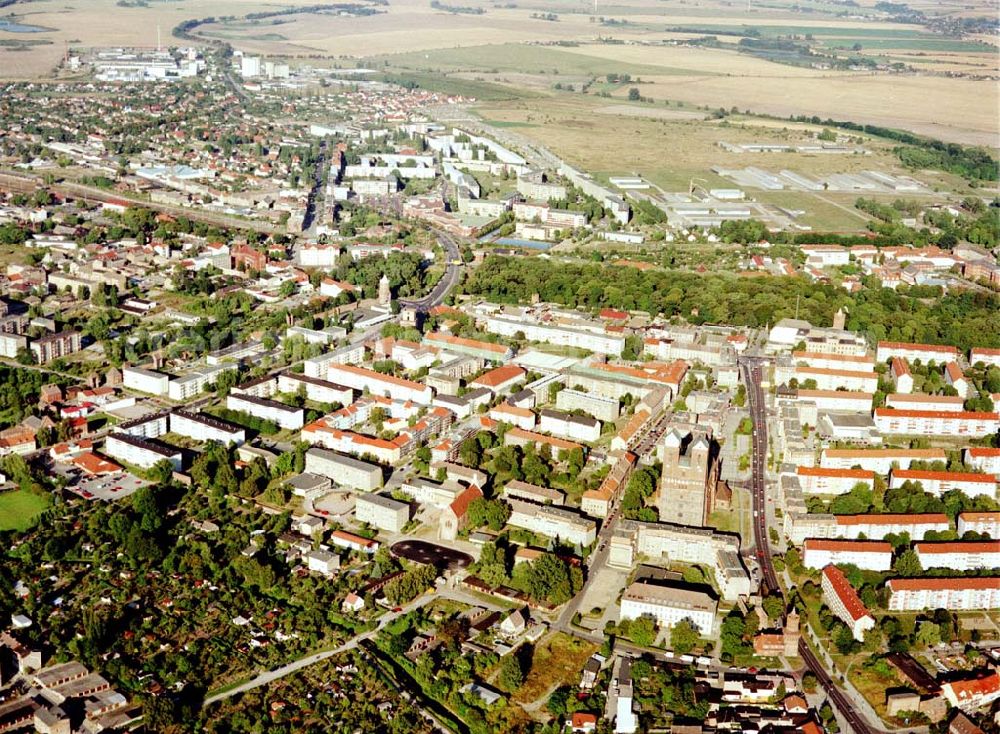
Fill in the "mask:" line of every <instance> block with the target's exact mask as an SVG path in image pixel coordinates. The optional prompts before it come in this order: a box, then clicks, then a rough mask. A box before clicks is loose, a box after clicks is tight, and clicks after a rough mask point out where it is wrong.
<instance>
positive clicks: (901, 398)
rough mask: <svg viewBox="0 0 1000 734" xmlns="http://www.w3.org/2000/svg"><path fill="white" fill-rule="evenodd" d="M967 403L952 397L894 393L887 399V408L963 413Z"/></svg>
mask: <svg viewBox="0 0 1000 734" xmlns="http://www.w3.org/2000/svg"><path fill="white" fill-rule="evenodd" d="M964 405H965V401H964V400H963V399H962V398H960V397H957V396H952V395H924V394H923V393H911V394H909V395H907V394H905V393H892V394H891V395H887V396H886V398H885V407H887V408H895V409H897V410H938V411H947V412H949V413H961V412H962V411H964V410H965V407H964Z"/></svg>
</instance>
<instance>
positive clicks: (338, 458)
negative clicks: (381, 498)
mask: <svg viewBox="0 0 1000 734" xmlns="http://www.w3.org/2000/svg"><path fill="white" fill-rule="evenodd" d="M305 470H306V471H307V472H309V473H311V474H319V475H320V476H323V477H327V478H329V479H332V480H333V481H334V482H336V483H337V484H338V485H340V486H342V487H350V488H351V489H358V490H362V491H364V492H372V491H374V490H376V489H378V488H379V487H381V486H382V467H380V466H378V465H377V464H371V463H369V462H367V461H361V460H360V459H355V458H353V457H351V456H344V455H343V454H338V453H336V452H334V451H328V450H327V449H320V448H315V447H314V448H311V449H309V450H308V451H306V464H305Z"/></svg>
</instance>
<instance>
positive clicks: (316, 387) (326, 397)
mask: <svg viewBox="0 0 1000 734" xmlns="http://www.w3.org/2000/svg"><path fill="white" fill-rule="evenodd" d="M299 390H305V394H306V399H307V400H312V401H313V402H316V403H328V404H336V403H339V404H340V405H342V406H347V405H350V404H351V403H353V402H354V390H352V389H351V388H349V387H346V386H344V385H338V384H337V383H335V382H330V381H328V380H321V379H319V378H318V377H309V376H307V375H300V374H298V373H295V372H282V373H281V374H280V375H278V392H282V393H288V394H293V395H294V394H297V393H298V392H299Z"/></svg>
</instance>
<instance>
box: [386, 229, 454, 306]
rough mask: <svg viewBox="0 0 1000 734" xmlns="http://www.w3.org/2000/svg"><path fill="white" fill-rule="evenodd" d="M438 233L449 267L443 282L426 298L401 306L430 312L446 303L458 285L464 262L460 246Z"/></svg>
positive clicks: (449, 236)
mask: <svg viewBox="0 0 1000 734" xmlns="http://www.w3.org/2000/svg"><path fill="white" fill-rule="evenodd" d="M436 233H437V236H438V242H440V243H441V246H442V247H443V248H444V252H445V255H444V256H445V262H446V263H447V265H446V266H445V272H444V275H442V276H441V280H439V281H438V282H437V285H435V286H434V288H433V290H431V292H430V293H428V294H427V295H426V296H424V297H423V298H417V299H414V300H406V301H400V305H402V306H408V307H410V308H415V309H417V310H418V311H423V312H426V311H429V310H431V309H432V308H434V307H435V306H440V305H441V304H442V303H444V299H445V298H447V297H448V293H450V292H451V289H452V288H454V287H455V286H456V285H458V276H459V273H461V270H462V266H461V265H459V264H458V263H460V262H461V261H462V253H461V252H459V249H458V245H457V244H455V240H453V239H452V238H451V235H449V234H447V233H446V232H441V231H440V230H436Z"/></svg>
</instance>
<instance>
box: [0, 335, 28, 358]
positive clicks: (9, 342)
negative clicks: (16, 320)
mask: <svg viewBox="0 0 1000 734" xmlns="http://www.w3.org/2000/svg"><path fill="white" fill-rule="evenodd" d="M27 348H28V339H27V337H24V336H21V335H20V334H0V357H6V358H7V359H15V358H16V357H17V353H18V352H20V351H21V350H22V349H27Z"/></svg>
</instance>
